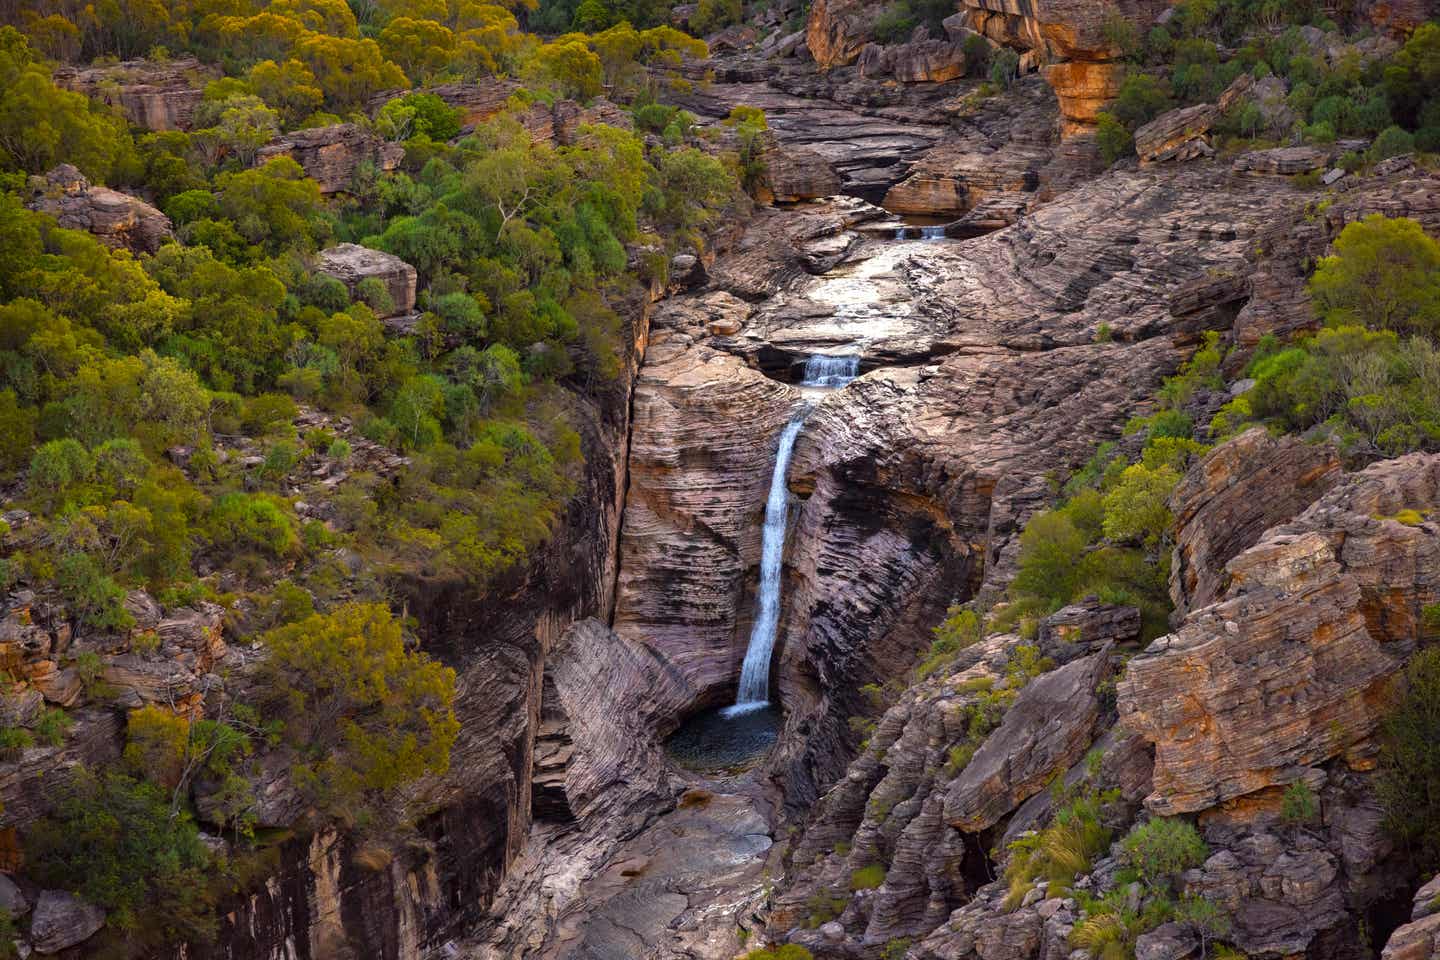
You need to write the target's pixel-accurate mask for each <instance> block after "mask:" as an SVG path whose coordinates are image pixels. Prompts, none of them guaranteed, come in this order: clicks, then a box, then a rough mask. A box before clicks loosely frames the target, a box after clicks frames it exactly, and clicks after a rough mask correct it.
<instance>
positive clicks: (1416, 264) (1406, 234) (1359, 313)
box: [1310, 214, 1440, 334]
mask: <svg viewBox="0 0 1440 960" xmlns="http://www.w3.org/2000/svg"><path fill="white" fill-rule="evenodd" d="M1310 294H1311V296H1312V297H1313V298H1314V299H1315V304H1316V309H1317V310H1318V311H1319V312H1320V314H1321V316H1323V317H1324V318H1325V320H1326V321H1327V322H1328V323H1332V324H1357V323H1358V324H1363V325H1366V326H1370V327H1376V328H1379V329H1382V330H1394V331H1397V332H1400V333H1411V332H1414V333H1430V334H1435V333H1437V332H1440V243H1437V242H1436V241H1435V240H1434V239H1433V238H1431V237H1429V236H1427V235H1426V234H1425V232H1424V230H1423V229H1422V228H1421V226H1420V224H1418V223H1416V222H1415V221H1414V220H1411V219H1409V218H1408V217H1396V218H1393V219H1391V218H1388V217H1385V216H1383V215H1381V214H1371V215H1369V216H1368V217H1366V218H1365V219H1364V220H1361V221H1358V222H1355V223H1351V224H1349V225H1347V226H1346V227H1345V229H1344V230H1342V231H1341V233H1340V236H1339V237H1338V238H1337V239H1336V241H1335V254H1334V255H1333V256H1329V257H1325V258H1324V259H1322V260H1321V261H1320V263H1319V265H1318V266H1317V267H1316V269H1315V273H1314V275H1313V276H1312V277H1311V278H1310Z"/></svg>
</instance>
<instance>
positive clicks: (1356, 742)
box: [1119, 454, 1440, 814]
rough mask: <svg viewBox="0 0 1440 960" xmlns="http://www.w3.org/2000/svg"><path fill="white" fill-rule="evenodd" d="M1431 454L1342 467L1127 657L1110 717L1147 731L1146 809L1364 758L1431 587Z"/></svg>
mask: <svg viewBox="0 0 1440 960" xmlns="http://www.w3.org/2000/svg"><path fill="white" fill-rule="evenodd" d="M1437 501H1440V457H1432V456H1424V455H1419V454H1414V455H1411V456H1407V457H1402V458H1399V459H1397V460H1388V461H1384V462H1381V463H1379V464H1376V465H1374V466H1372V467H1370V468H1368V469H1366V470H1364V471H1362V472H1361V473H1359V474H1355V475H1354V476H1352V477H1348V478H1346V479H1345V481H1344V482H1342V483H1341V484H1339V485H1338V486H1336V488H1335V489H1333V490H1331V491H1330V493H1328V494H1326V495H1325V496H1324V497H1321V498H1320V499H1319V500H1318V501H1316V502H1315V503H1314V504H1313V505H1311V506H1310V507H1309V508H1308V509H1306V510H1305V511H1304V512H1303V513H1301V514H1300V515H1299V516H1298V517H1297V518H1296V519H1295V520H1293V521H1292V522H1290V523H1287V524H1283V525H1281V526H1278V527H1275V528H1273V529H1271V530H1270V531H1269V532H1268V533H1266V534H1265V536H1264V537H1262V538H1261V540H1260V541H1259V542H1258V543H1257V544H1256V545H1255V546H1253V547H1251V548H1250V549H1248V550H1246V551H1245V552H1244V553H1241V554H1240V555H1239V556H1237V557H1235V558H1234V559H1232V560H1231V561H1230V562H1229V564H1228V565H1227V567H1226V570H1227V572H1228V574H1229V577H1230V586H1229V588H1228V589H1227V590H1226V592H1225V594H1224V595H1223V598H1222V599H1220V600H1219V601H1218V602H1216V603H1213V604H1211V605H1209V606H1206V607H1202V608H1199V609H1193V610H1192V611H1191V612H1190V613H1189V615H1188V616H1187V617H1186V619H1185V622H1184V623H1183V624H1182V625H1181V627H1180V629H1179V630H1178V631H1177V632H1176V633H1175V634H1173V635H1171V636H1168V637H1163V638H1161V639H1160V640H1157V641H1156V642H1155V643H1153V644H1151V646H1150V648H1149V649H1148V650H1146V651H1145V653H1144V654H1142V655H1141V656H1139V657H1136V658H1135V659H1134V660H1132V661H1131V662H1130V664H1129V667H1128V669H1127V671H1126V674H1125V677H1124V678H1123V679H1122V681H1121V682H1120V687H1119V690H1120V700H1119V703H1120V714H1121V719H1122V722H1123V723H1124V724H1125V725H1126V727H1127V728H1128V729H1130V730H1133V731H1135V732H1137V733H1140V734H1141V735H1143V736H1144V737H1146V739H1148V740H1150V741H1152V742H1153V743H1154V744H1155V792H1154V793H1153V794H1152V795H1151V796H1150V797H1149V798H1148V799H1147V801H1146V802H1147V805H1148V806H1149V807H1150V808H1151V810H1153V811H1155V812H1157V813H1163V814H1172V813H1183V812H1187V811H1194V810H1201V809H1204V808H1206V807H1210V806H1213V805H1215V804H1217V803H1220V802H1222V801H1225V800H1229V799H1231V798H1234V797H1239V796H1242V795H1244V794H1248V793H1253V792H1255V791H1257V790H1262V789H1265V788H1267V787H1272V786H1276V785H1282V784H1285V783H1288V782H1290V781H1291V780H1293V779H1295V777H1296V773H1295V771H1296V770H1298V769H1299V768H1301V767H1304V766H1307V765H1312V764H1315V763H1319V762H1321V761H1323V760H1326V759H1328V758H1330V757H1334V756H1343V757H1344V758H1345V759H1346V760H1347V762H1349V763H1350V764H1351V765H1352V766H1357V767H1361V768H1363V767H1365V766H1366V765H1368V763H1369V762H1370V761H1369V760H1368V759H1367V756H1368V752H1367V749H1366V745H1367V741H1368V740H1369V738H1370V736H1371V734H1372V733H1373V732H1374V730H1375V728H1376V726H1377V724H1378V723H1379V721H1380V718H1381V716H1382V715H1383V711H1384V705H1385V703H1386V701H1387V697H1388V696H1389V694H1390V693H1391V692H1392V689H1393V686H1394V684H1395V682H1396V680H1397V675H1398V672H1399V670H1400V669H1401V667H1402V666H1403V664H1404V660H1405V658H1406V656H1407V655H1408V654H1409V653H1410V652H1411V651H1412V650H1413V649H1414V645H1415V642H1416V637H1417V636H1418V630H1419V623H1420V620H1419V618H1420V610H1421V609H1422V608H1423V607H1424V606H1425V605H1426V604H1429V603H1434V602H1436V601H1437V599H1440V527H1437V526H1436V524H1435V523H1433V522H1426V523H1422V524H1419V525H1416V526H1409V525H1407V524H1405V523H1402V522H1400V521H1399V520H1395V519H1386V518H1390V517H1394V516H1395V515H1396V514H1398V513H1400V511H1402V510H1421V511H1425V510H1429V509H1431V508H1433V507H1434V506H1435V504H1436V503H1437Z"/></svg>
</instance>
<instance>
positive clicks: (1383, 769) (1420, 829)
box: [1375, 647, 1440, 871]
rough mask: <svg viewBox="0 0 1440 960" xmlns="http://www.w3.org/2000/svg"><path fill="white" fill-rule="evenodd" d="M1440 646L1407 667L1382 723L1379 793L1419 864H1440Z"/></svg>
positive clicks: (1396, 833) (1424, 866) (1388, 818)
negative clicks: (1437, 747) (1437, 746)
mask: <svg viewBox="0 0 1440 960" xmlns="http://www.w3.org/2000/svg"><path fill="white" fill-rule="evenodd" d="M1437 741H1440V647H1429V648H1426V649H1424V650H1421V651H1420V652H1419V653H1417V654H1416V655H1415V656H1414V657H1413V658H1412V659H1411V661H1410V663H1409V664H1408V665H1407V666H1406V668H1405V695H1404V698H1403V699H1402V700H1401V701H1400V703H1399V705H1398V706H1397V707H1396V709H1395V710H1394V712H1392V713H1391V714H1390V715H1389V716H1388V717H1386V718H1385V721H1384V723H1383V724H1382V726H1381V740H1380V744H1381V746H1380V762H1379V771H1378V774H1377V777H1376V781H1375V789H1376V794H1377V795H1378V796H1379V798H1380V802H1381V804H1382V806H1383V807H1384V808H1385V822H1386V826H1387V827H1388V828H1389V829H1390V832H1391V833H1392V834H1393V835H1394V836H1395V837H1396V838H1397V839H1398V840H1400V841H1401V842H1402V843H1403V844H1405V845H1406V847H1408V849H1409V850H1410V851H1411V852H1412V855H1413V856H1414V857H1415V861H1416V863H1415V866H1416V867H1417V868H1419V869H1421V870H1424V871H1433V870H1435V869H1436V868H1437V867H1440V753H1437V751H1436V750H1435V744H1436V742H1437Z"/></svg>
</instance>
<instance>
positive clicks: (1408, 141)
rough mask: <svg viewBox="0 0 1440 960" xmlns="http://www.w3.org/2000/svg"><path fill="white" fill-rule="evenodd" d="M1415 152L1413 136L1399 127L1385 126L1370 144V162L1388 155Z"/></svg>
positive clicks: (1394, 155) (1396, 155)
mask: <svg viewBox="0 0 1440 960" xmlns="http://www.w3.org/2000/svg"><path fill="white" fill-rule="evenodd" d="M1414 152H1415V137H1414V136H1413V135H1412V134H1410V133H1407V132H1406V131H1405V130H1402V129H1401V128H1400V127H1393V126H1392V127H1386V128H1385V129H1384V130H1382V131H1381V132H1380V135H1379V136H1378V137H1376V138H1375V142H1374V143H1372V144H1371V145H1370V154H1369V157H1370V162H1371V163H1378V162H1379V161H1381V160H1387V159H1389V158H1390V157H1398V156H1400V155H1401V154H1404V153H1414Z"/></svg>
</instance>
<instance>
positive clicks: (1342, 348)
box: [1216, 326, 1440, 456]
mask: <svg viewBox="0 0 1440 960" xmlns="http://www.w3.org/2000/svg"><path fill="white" fill-rule="evenodd" d="M1249 374H1250V376H1252V377H1253V378H1254V379H1255V381H1256V384H1255V387H1254V388H1253V389H1251V390H1250V391H1249V392H1248V393H1246V394H1245V395H1243V396H1242V397H1240V398H1238V399H1237V402H1235V403H1232V404H1230V405H1228V406H1227V408H1226V409H1225V410H1222V417H1223V420H1222V419H1221V418H1217V424H1216V426H1217V427H1219V428H1223V430H1225V431H1227V432H1228V431H1233V430H1236V429H1239V426H1240V425H1241V424H1242V423H1243V422H1244V421H1246V420H1251V419H1259V420H1263V421H1267V422H1271V423H1274V424H1276V425H1278V426H1280V427H1282V428H1284V429H1287V430H1305V429H1309V428H1310V427H1313V426H1315V425H1317V424H1322V423H1324V424H1327V425H1328V426H1329V427H1330V429H1331V430H1332V431H1333V432H1334V434H1335V436H1336V439H1337V440H1339V441H1340V442H1341V444H1342V445H1344V446H1346V447H1349V448H1351V449H1352V450H1355V451H1356V452H1358V453H1360V454H1363V455H1367V456H1375V455H1377V454H1378V455H1390V456H1394V455H1398V454H1401V453H1405V452H1407V451H1410V450H1433V449H1437V448H1440V352H1437V350H1436V347H1435V345H1434V344H1433V343H1432V342H1430V341H1429V340H1428V339H1425V338H1421V337H1411V338H1409V339H1406V340H1401V339H1400V338H1398V337H1397V336H1396V335H1395V334H1393V333H1390V332H1378V333H1376V332H1371V331H1368V330H1363V329H1361V328H1359V327H1353V326H1338V327H1335V328H1333V329H1326V330H1322V331H1320V333H1318V334H1317V335H1315V336H1314V337H1311V338H1307V339H1305V340H1303V341H1301V342H1300V343H1299V344H1298V345H1296V346H1294V347H1289V348H1286V349H1276V350H1275V351H1273V352H1266V353H1262V354H1259V355H1257V356H1256V358H1255V360H1254V361H1253V362H1252V364H1251V367H1250V370H1249Z"/></svg>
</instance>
